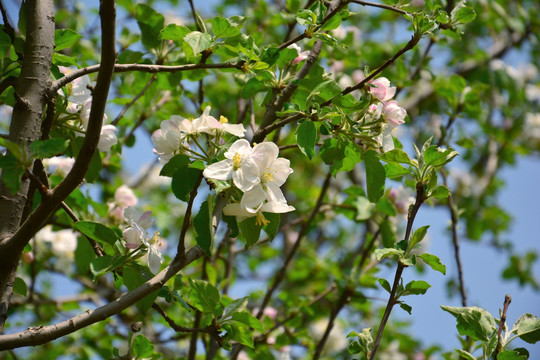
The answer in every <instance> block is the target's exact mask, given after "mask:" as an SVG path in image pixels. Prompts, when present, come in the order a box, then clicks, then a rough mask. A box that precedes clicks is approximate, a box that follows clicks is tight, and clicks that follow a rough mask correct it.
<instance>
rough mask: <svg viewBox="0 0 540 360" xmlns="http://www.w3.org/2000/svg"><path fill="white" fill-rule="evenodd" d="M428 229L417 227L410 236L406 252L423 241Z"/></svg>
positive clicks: (426, 227) (427, 227)
mask: <svg viewBox="0 0 540 360" xmlns="http://www.w3.org/2000/svg"><path fill="white" fill-rule="evenodd" d="M428 229H429V225H426V226H422V227H419V228H418V229H416V230H415V232H414V234H413V235H412V236H411V239H410V240H409V246H408V248H407V251H411V250H412V249H414V247H415V246H416V245H417V244H418V243H420V241H422V240H423V239H424V237H425V236H426V234H427V230H428Z"/></svg>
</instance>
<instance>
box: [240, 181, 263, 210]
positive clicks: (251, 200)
mask: <svg viewBox="0 0 540 360" xmlns="http://www.w3.org/2000/svg"><path fill="white" fill-rule="evenodd" d="M265 201H266V193H265V192H264V190H263V187H262V186H261V185H260V184H257V185H255V186H254V187H253V188H252V189H251V190H249V191H246V192H245V193H244V195H243V196H242V200H240V205H241V206H242V208H244V209H245V210H246V211H247V212H249V213H252V214H255V213H257V211H259V209H260V207H261V206H262V204H263V203H264V202H265Z"/></svg>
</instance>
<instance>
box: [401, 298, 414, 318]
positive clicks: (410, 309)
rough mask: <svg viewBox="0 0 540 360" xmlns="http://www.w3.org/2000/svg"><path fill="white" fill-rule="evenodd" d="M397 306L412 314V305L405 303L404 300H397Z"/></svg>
mask: <svg viewBox="0 0 540 360" xmlns="http://www.w3.org/2000/svg"><path fill="white" fill-rule="evenodd" d="M399 307H400V308H402V309H403V310H405V311H406V312H408V313H409V315H412V306H411V305H409V304H405V303H404V302H401V301H400V302H399Z"/></svg>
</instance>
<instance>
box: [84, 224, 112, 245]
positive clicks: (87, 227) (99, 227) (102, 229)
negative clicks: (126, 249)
mask: <svg viewBox="0 0 540 360" xmlns="http://www.w3.org/2000/svg"><path fill="white" fill-rule="evenodd" d="M74 227H75V229H77V230H79V231H80V232H81V233H83V234H84V235H86V236H88V237H89V238H90V239H92V240H95V241H97V242H98V243H100V244H102V245H103V244H108V245H110V246H114V243H115V242H116V240H118V236H116V233H115V232H114V231H113V230H112V229H110V228H108V227H107V226H105V225H103V224H101V223H97V222H92V221H78V222H76V223H75V225H74Z"/></svg>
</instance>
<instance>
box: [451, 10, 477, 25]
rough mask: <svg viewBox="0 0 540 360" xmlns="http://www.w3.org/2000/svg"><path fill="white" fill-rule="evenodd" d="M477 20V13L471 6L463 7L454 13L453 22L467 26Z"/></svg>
mask: <svg viewBox="0 0 540 360" xmlns="http://www.w3.org/2000/svg"><path fill="white" fill-rule="evenodd" d="M474 19H476V11H474V9H473V8H471V7H469V6H465V7H462V8H461V9H459V10H458V11H456V12H453V11H452V21H453V22H457V23H460V24H466V23H469V22H471V21H473V20H474Z"/></svg>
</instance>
